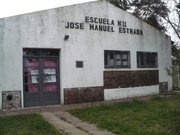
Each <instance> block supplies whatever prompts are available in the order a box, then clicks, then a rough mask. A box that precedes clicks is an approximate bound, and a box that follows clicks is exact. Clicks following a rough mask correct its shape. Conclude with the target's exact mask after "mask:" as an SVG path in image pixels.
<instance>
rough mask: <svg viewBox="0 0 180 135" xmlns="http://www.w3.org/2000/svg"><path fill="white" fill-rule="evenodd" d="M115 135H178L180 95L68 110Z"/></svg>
mask: <svg viewBox="0 0 180 135" xmlns="http://www.w3.org/2000/svg"><path fill="white" fill-rule="evenodd" d="M69 112H70V113H71V114H73V115H74V116H76V117H78V118H80V119H82V120H83V121H88V122H90V123H95V124H97V125H98V127H99V128H101V129H107V130H109V131H111V132H113V133H115V134H118V135H180V95H174V96H173V97H159V96H154V97H153V98H151V99H150V100H146V101H140V100H136V99H134V100H133V101H126V102H121V103H114V104H107V105H105V104H102V105H100V106H93V105H92V106H91V107H86V108H82V109H75V110H69Z"/></svg>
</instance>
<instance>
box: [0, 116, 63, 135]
mask: <svg viewBox="0 0 180 135" xmlns="http://www.w3.org/2000/svg"><path fill="white" fill-rule="evenodd" d="M0 135H65V134H64V133H59V132H58V131H57V130H56V129H55V128H54V127H53V126H52V125H51V124H49V123H48V122H47V121H45V120H44V119H43V118H42V116H41V115H39V114H26V115H17V116H9V117H0Z"/></svg>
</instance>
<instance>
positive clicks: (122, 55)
mask: <svg viewBox="0 0 180 135" xmlns="http://www.w3.org/2000/svg"><path fill="white" fill-rule="evenodd" d="M104 63H105V68H129V67H130V52H129V51H107V50H105V51H104Z"/></svg>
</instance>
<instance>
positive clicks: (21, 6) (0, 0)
mask: <svg viewBox="0 0 180 135" xmlns="http://www.w3.org/2000/svg"><path fill="white" fill-rule="evenodd" d="M89 1H96V0H0V18H4V17H8V16H14V15H18V14H24V13H29V12H34V11H39V10H44V9H50V8H55V7H62V6H66V5H72V4H77V3H84V2H89Z"/></svg>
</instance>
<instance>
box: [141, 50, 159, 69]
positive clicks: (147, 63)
mask: <svg viewBox="0 0 180 135" xmlns="http://www.w3.org/2000/svg"><path fill="white" fill-rule="evenodd" d="M137 67H138V68H156V67H158V62H157V53H156V52H137Z"/></svg>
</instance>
